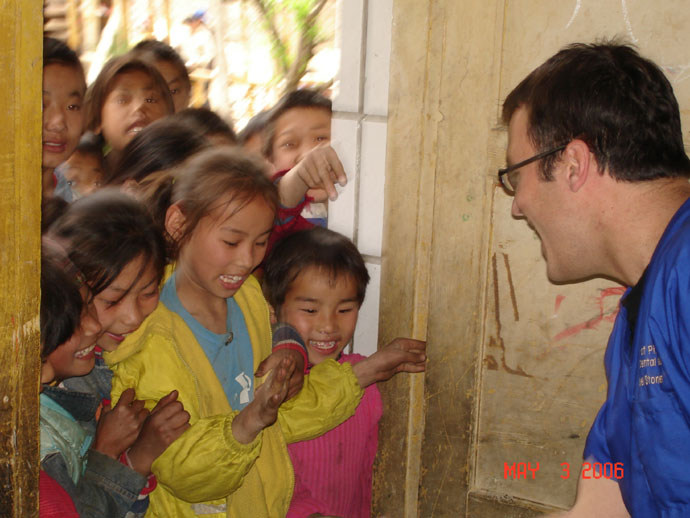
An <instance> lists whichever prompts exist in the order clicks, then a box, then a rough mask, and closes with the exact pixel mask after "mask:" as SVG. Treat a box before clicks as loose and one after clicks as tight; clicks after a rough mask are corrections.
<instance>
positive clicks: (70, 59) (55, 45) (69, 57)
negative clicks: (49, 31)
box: [43, 36, 86, 85]
mask: <svg viewBox="0 0 690 518" xmlns="http://www.w3.org/2000/svg"><path fill="white" fill-rule="evenodd" d="M47 65H65V66H69V67H73V68H75V69H77V70H78V71H79V72H80V73H81V75H82V77H84V67H83V66H82V64H81V61H80V60H79V56H77V53H76V52H74V51H73V50H72V49H71V48H69V47H68V46H67V45H66V44H64V43H63V42H61V41H60V40H56V39H55V38H51V37H49V36H44V37H43V67H44V68H45V67H46V66H47ZM84 84H85V85H86V80H84Z"/></svg>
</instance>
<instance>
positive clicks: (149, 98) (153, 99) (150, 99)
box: [146, 97, 158, 103]
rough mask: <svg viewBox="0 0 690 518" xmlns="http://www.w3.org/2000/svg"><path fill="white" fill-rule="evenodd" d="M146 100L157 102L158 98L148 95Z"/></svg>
mask: <svg viewBox="0 0 690 518" xmlns="http://www.w3.org/2000/svg"><path fill="white" fill-rule="evenodd" d="M146 102H147V103H157V102H158V99H156V98H155V97H147V98H146Z"/></svg>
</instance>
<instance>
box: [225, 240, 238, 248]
mask: <svg viewBox="0 0 690 518" xmlns="http://www.w3.org/2000/svg"><path fill="white" fill-rule="evenodd" d="M223 243H225V244H226V245H228V246H232V247H236V246H237V243H231V242H230V241H223Z"/></svg>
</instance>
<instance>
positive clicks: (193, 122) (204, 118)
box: [172, 108, 237, 144]
mask: <svg viewBox="0 0 690 518" xmlns="http://www.w3.org/2000/svg"><path fill="white" fill-rule="evenodd" d="M172 119H175V120H177V121H179V122H181V123H183V124H186V125H188V126H190V127H192V128H194V129H195V130H197V131H198V132H199V133H201V134H202V135H203V136H204V137H206V138H209V137H213V136H220V137H223V138H225V139H226V140H228V142H229V143H230V144H237V135H236V134H235V130H233V129H232V126H231V125H230V124H228V122H227V121H225V120H224V119H223V118H222V117H221V116H220V115H218V114H217V113H216V112H214V111H213V110H209V109H208V108H185V109H184V110H182V111H179V112H177V113H176V114H175V115H173V116H172Z"/></svg>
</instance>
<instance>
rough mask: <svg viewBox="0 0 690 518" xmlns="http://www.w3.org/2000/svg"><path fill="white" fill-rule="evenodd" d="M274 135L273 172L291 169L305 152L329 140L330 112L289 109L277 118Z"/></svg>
mask: <svg viewBox="0 0 690 518" xmlns="http://www.w3.org/2000/svg"><path fill="white" fill-rule="evenodd" d="M273 135H274V136H273V148H272V158H271V162H272V163H273V166H274V167H275V170H276V171H283V170H285V169H292V168H293V167H294V166H295V165H296V164H297V163H298V162H299V161H300V160H301V159H302V157H303V156H304V155H305V154H306V153H307V152H309V151H311V150H312V149H314V148H315V147H316V146H318V145H319V144H327V143H329V142H330V141H331V113H330V112H329V111H328V110H326V109H325V108H292V109H291V110H288V111H286V112H285V113H283V115H281V116H280V117H278V120H276V122H275V131H274V134H273Z"/></svg>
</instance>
